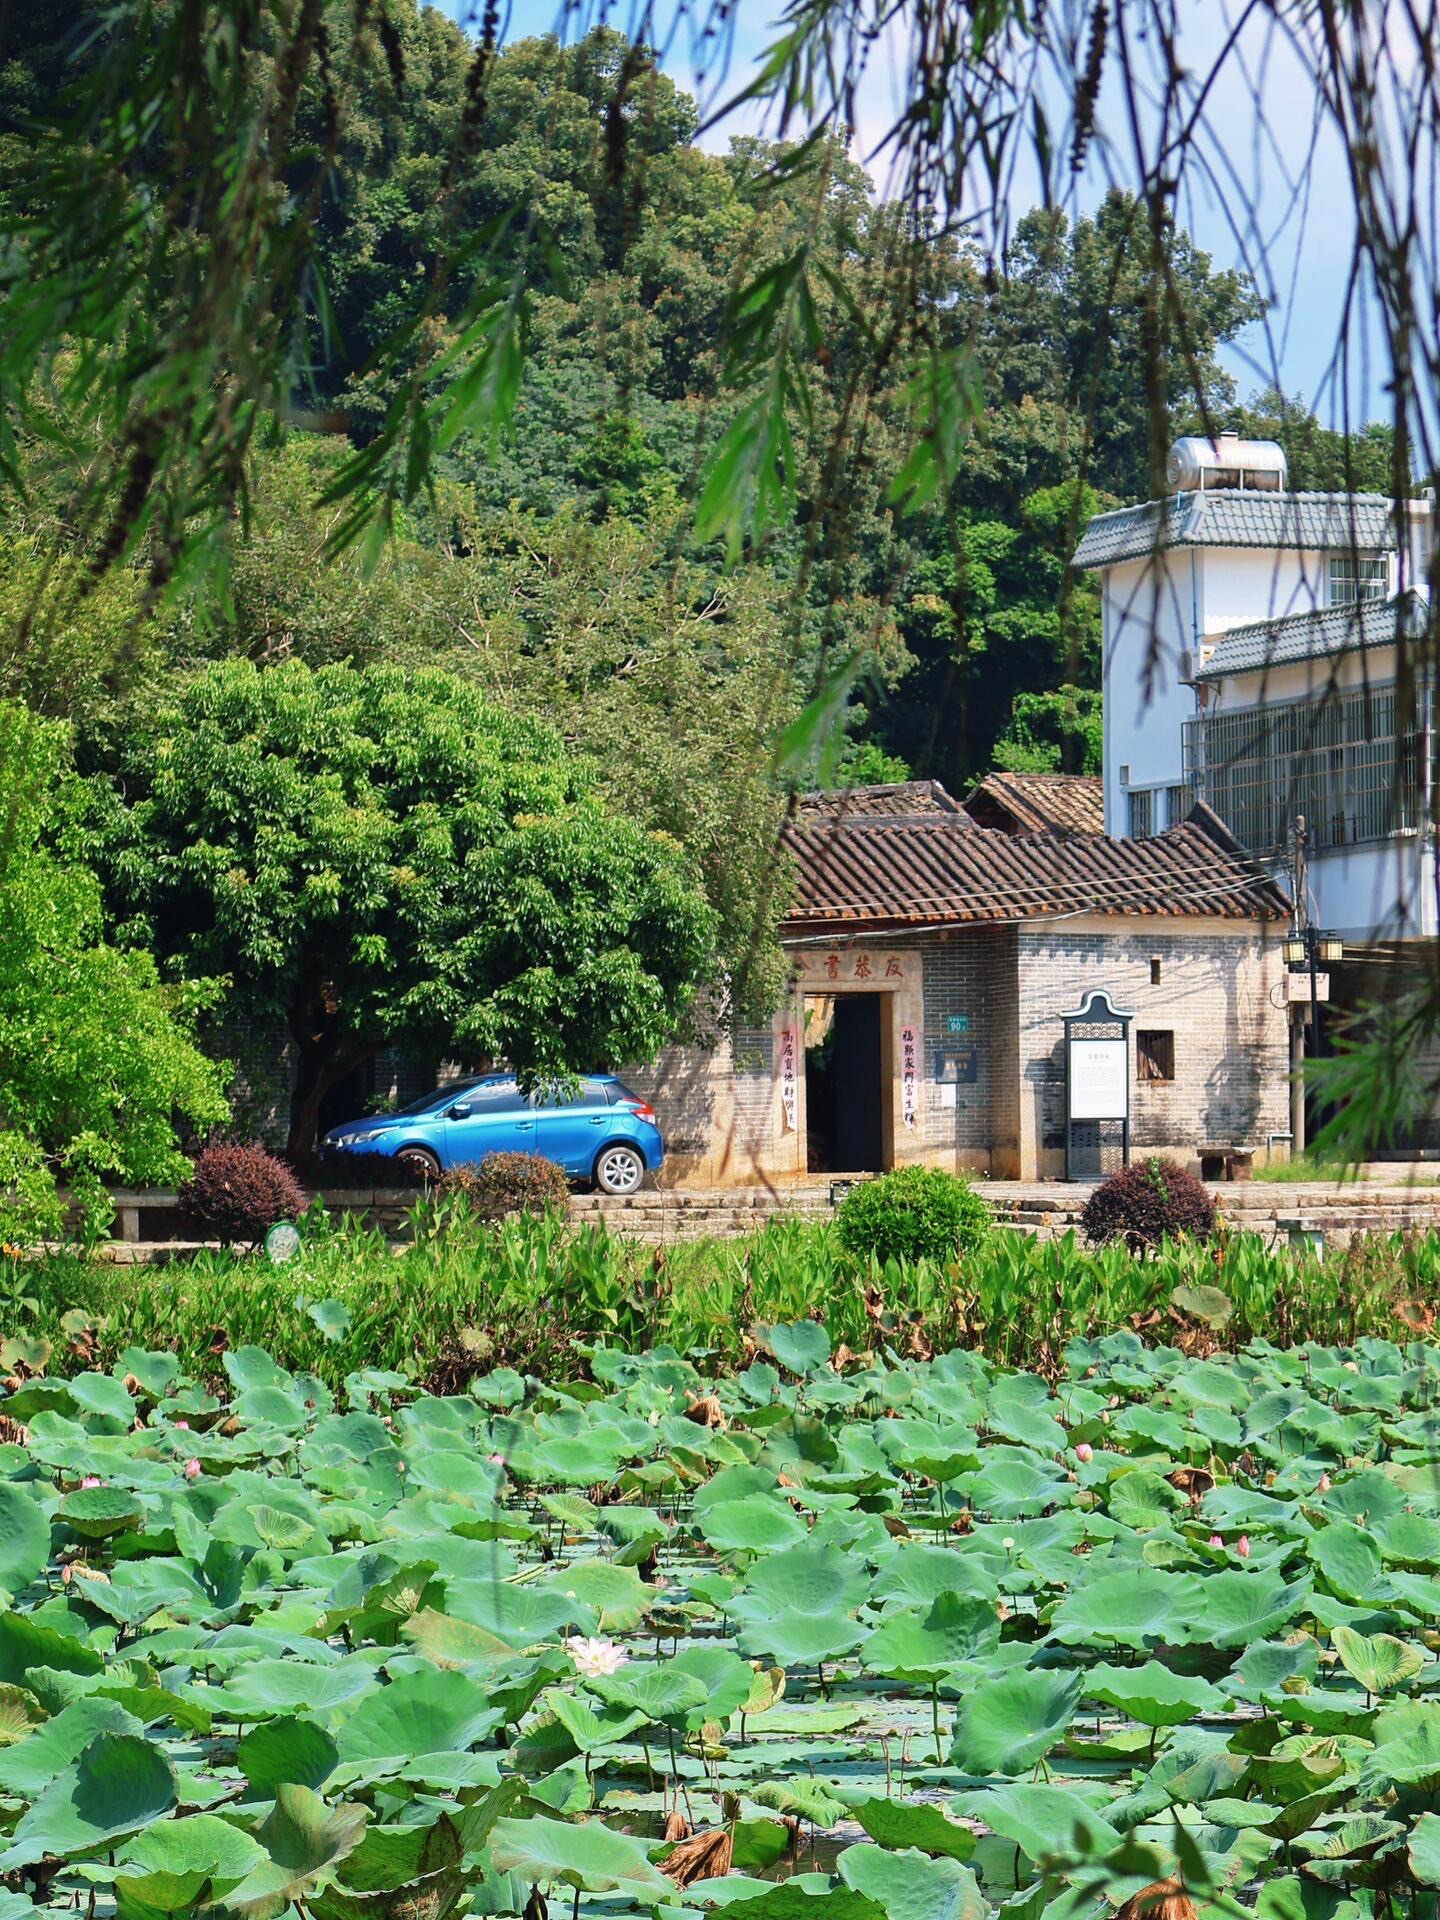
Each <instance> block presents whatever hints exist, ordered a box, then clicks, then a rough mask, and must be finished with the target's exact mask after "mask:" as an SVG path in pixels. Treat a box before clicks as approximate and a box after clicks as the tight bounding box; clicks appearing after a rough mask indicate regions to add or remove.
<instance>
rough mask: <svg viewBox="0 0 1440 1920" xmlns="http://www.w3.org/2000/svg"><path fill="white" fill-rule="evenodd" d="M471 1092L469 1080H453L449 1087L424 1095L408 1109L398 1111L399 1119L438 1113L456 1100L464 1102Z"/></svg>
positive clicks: (438, 1088) (437, 1088) (401, 1108)
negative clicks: (412, 1115)
mask: <svg viewBox="0 0 1440 1920" xmlns="http://www.w3.org/2000/svg"><path fill="white" fill-rule="evenodd" d="M470 1090H471V1082H470V1081H468V1080H452V1081H451V1082H450V1084H449V1086H447V1087H436V1089H435V1090H434V1092H433V1093H422V1094H421V1096H420V1098H419V1099H418V1100H412V1101H411V1102H410V1104H409V1106H408V1107H400V1108H398V1109H397V1116H396V1117H397V1118H400V1119H403V1118H405V1117H406V1116H407V1115H410V1114H415V1113H438V1112H439V1111H440V1109H441V1108H442V1107H448V1106H450V1105H451V1104H452V1103H453V1102H454V1101H456V1100H462V1099H464V1097H465V1096H466V1094H468V1093H469V1092H470Z"/></svg>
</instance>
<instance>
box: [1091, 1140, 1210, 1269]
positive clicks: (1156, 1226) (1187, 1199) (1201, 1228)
mask: <svg viewBox="0 0 1440 1920" xmlns="http://www.w3.org/2000/svg"><path fill="white" fill-rule="evenodd" d="M1080 1225H1081V1226H1082V1227H1083V1228H1084V1230H1085V1237H1086V1239H1087V1240H1091V1241H1095V1240H1124V1242H1125V1243H1126V1245H1127V1246H1128V1247H1129V1248H1130V1250H1131V1252H1132V1253H1138V1252H1140V1251H1141V1250H1142V1249H1143V1248H1145V1247H1158V1246H1159V1244H1160V1242H1161V1241H1162V1240H1163V1239H1165V1238H1166V1236H1167V1235H1168V1236H1169V1237H1170V1239H1172V1240H1179V1239H1183V1238H1189V1239H1192V1240H1208V1239H1209V1238H1210V1236H1211V1234H1212V1233H1213V1232H1214V1231H1215V1203H1214V1201H1213V1200H1212V1199H1211V1198H1210V1196H1209V1194H1208V1193H1207V1192H1206V1191H1205V1189H1204V1187H1203V1186H1201V1184H1200V1182H1199V1181H1198V1180H1197V1179H1196V1178H1195V1176H1194V1174H1193V1173H1187V1172H1186V1171H1185V1169H1184V1167H1182V1166H1179V1165H1178V1164H1177V1163H1176V1162H1175V1161H1174V1160H1157V1159H1156V1158H1155V1157H1154V1156H1153V1155H1152V1156H1151V1157H1150V1158H1149V1159H1147V1160H1137V1161H1136V1162H1135V1164H1134V1166H1131V1167H1126V1168H1125V1169H1124V1171H1123V1172H1121V1173H1114V1174H1111V1176H1110V1178H1109V1179H1108V1180H1105V1181H1102V1182H1101V1184H1100V1185H1099V1186H1098V1187H1096V1189H1095V1191H1094V1192H1093V1193H1092V1194H1091V1196H1090V1198H1089V1199H1088V1200H1087V1201H1086V1202H1085V1208H1084V1211H1083V1212H1082V1214H1081V1215H1080Z"/></svg>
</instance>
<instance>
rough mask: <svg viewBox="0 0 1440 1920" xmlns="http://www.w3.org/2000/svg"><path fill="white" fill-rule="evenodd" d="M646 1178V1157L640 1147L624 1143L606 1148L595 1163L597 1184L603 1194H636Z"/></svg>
mask: <svg viewBox="0 0 1440 1920" xmlns="http://www.w3.org/2000/svg"><path fill="white" fill-rule="evenodd" d="M644 1178H645V1156H644V1155H643V1154H642V1153H641V1152H640V1149H639V1148H638V1147H631V1146H626V1145H624V1144H623V1143H622V1144H620V1145H617V1146H613V1147H606V1149H605V1151H604V1152H603V1153H602V1154H601V1155H600V1158H599V1159H598V1160H597V1161H596V1162H595V1184H596V1186H597V1187H598V1188H599V1189H600V1191H601V1193H614V1194H626V1193H635V1192H637V1191H638V1190H639V1186H640V1183H641V1181H642V1180H643V1179H644Z"/></svg>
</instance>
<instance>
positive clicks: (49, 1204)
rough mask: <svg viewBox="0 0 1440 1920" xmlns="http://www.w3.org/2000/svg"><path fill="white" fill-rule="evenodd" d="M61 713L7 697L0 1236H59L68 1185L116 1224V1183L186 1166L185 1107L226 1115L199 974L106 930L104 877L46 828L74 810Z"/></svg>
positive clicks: (84, 1222) (158, 1178) (90, 1217)
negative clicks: (65, 798)
mask: <svg viewBox="0 0 1440 1920" xmlns="http://www.w3.org/2000/svg"><path fill="white" fill-rule="evenodd" d="M67 758H68V755H67V750H66V741H65V730H64V728H63V727H61V726H59V725H57V724H54V723H51V722H46V721H42V720H39V719H37V718H35V717H34V716H33V715H31V714H28V713H26V712H25V711H24V710H23V709H21V708H18V707H16V706H13V705H10V704H8V703H0V778H3V782H4V786H5V790H6V791H7V793H8V794H9V795H10V809H9V812H8V815H7V818H6V821H5V838H4V843H3V845H0V1242H7V1243H12V1244H13V1243H15V1242H22V1243H29V1242H32V1241H33V1240H34V1239H36V1238H37V1237H39V1236H41V1235H51V1236H57V1237H58V1236H60V1235H61V1234H62V1233H63V1232H64V1231H65V1226H66V1222H65V1218H64V1212H63V1208H62V1205H61V1202H60V1197H59V1196H60V1189H61V1188H62V1187H63V1188H67V1189H69V1191H70V1194H71V1196H72V1198H73V1200H74V1201H75V1203H76V1204H77V1205H78V1208H79V1212H80V1225H81V1227H82V1230H83V1231H85V1232H86V1233H94V1232H97V1231H100V1230H101V1229H103V1227H104V1225H105V1224H106V1223H107V1222H108V1220H109V1218H110V1212H111V1209H110V1205H109V1201H108V1198H107V1196H106V1194H105V1192H104V1189H103V1186H102V1184H101V1183H102V1182H104V1181H109V1182H111V1183H112V1184H118V1185H133V1186H167V1185H172V1184H174V1183H175V1182H176V1181H178V1180H180V1179H181V1178H183V1177H184V1175H185V1174H186V1173H188V1171H189V1162H188V1161H187V1160H186V1159H185V1157H184V1156H183V1154H182V1153H181V1152H180V1149H179V1143H178V1141H177V1138H176V1133H175V1121H176V1117H177V1116H179V1118H180V1119H181V1120H182V1122H183V1123H185V1124H188V1125H189V1126H191V1127H194V1128H204V1127H207V1126H210V1125H212V1124H214V1123H215V1122H216V1121H219V1120H221V1119H223V1118H224V1117H225V1113H226V1108H225V1101H224V1097H223V1091H222V1088H223V1077H222V1075H221V1073H220V1072H219V1070H218V1069H217V1068H216V1067H214V1066H212V1065H211V1064H210V1063H209V1062H208V1061H206V1060H205V1059H204V1058H203V1057H202V1056H201V1054H200V1053H199V1052H198V1050H197V1049H196V1046H195V1044H194V1039H193V1025H194V1017H195V1015H196V1013H197V1012H198V1011H199V1010H200V1009H201V1008H203V1007H204V1006H206V1005H207V1004H210V1003H211V1002H213V999H214V997H215V996H214V992H213V990H211V989H210V988H208V987H204V986H199V985H185V984H176V985H173V986H165V985H162V983H161V980H160V977H159V975H158V973H157V971H156V967H155V964H154V962H153V960H152V959H151V958H150V956H149V955H148V954H144V953H128V952H121V951H119V950H117V949H116V948H115V947H113V946H110V945H107V944H105V942H104V941H103V939H102V937H101V936H102V925H101V913H100V889H99V887H98V885H97V883H96V880H95V876H94V875H93V874H92V873H90V872H89V871H88V870H87V869H86V868H85V867H84V866H83V865H81V864H80V863H79V862H78V861H75V860H61V859H58V858H56V856H55V855H54V854H53V853H51V852H50V851H49V850H48V848H47V846H46V840H47V838H48V837H49V836H50V835H51V834H53V832H54V831H55V828H56V826H57V823H58V819H59V817H60V815H61V813H62V811H63V803H62V798H61V795H62V791H63V782H64V778H65V772H66V762H67Z"/></svg>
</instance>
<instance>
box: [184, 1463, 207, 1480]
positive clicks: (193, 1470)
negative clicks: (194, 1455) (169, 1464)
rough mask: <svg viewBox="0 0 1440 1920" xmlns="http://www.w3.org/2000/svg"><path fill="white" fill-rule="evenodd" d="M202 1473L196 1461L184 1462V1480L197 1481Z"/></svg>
mask: <svg viewBox="0 0 1440 1920" xmlns="http://www.w3.org/2000/svg"><path fill="white" fill-rule="evenodd" d="M202 1472H203V1468H202V1467H201V1465H200V1462H199V1461H198V1460H187V1461H186V1462H185V1478H186V1479H187V1480H198V1479H199V1478H200V1475H201V1473H202Z"/></svg>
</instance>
